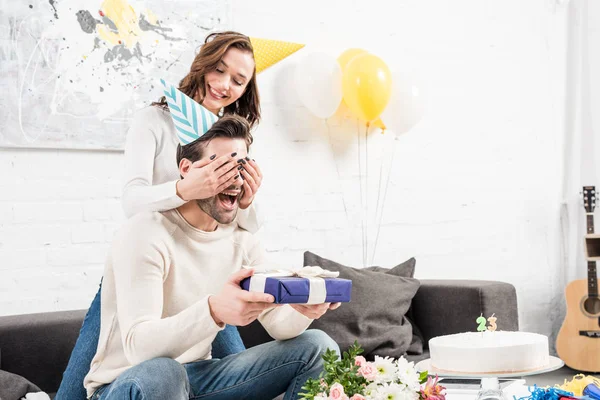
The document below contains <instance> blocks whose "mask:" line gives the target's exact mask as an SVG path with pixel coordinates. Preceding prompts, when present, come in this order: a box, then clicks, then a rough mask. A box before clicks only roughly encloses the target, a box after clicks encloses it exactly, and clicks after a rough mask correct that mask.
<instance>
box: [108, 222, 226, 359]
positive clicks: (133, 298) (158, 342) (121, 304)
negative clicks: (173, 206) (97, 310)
mask: <svg viewBox="0 0 600 400" xmlns="http://www.w3.org/2000/svg"><path fill="white" fill-rule="evenodd" d="M167 235H168V233H167V232H164V228H163V227H162V226H160V225H159V224H157V223H155V222H154V221H151V220H150V219H148V218H146V219H141V218H136V219H135V221H134V223H131V222H129V223H127V225H126V227H125V228H124V229H123V230H122V231H121V232H120V234H119V237H118V238H117V240H115V242H114V245H113V251H112V253H111V257H112V263H113V270H114V272H113V273H114V279H115V286H116V296H117V298H116V302H117V317H118V321H119V326H120V330H121V338H122V342H123V348H124V351H125V356H126V357H127V359H128V360H129V362H131V363H132V364H133V365H135V364H139V363H141V362H142V361H146V360H149V359H152V358H156V357H170V358H173V359H175V358H177V357H179V356H180V355H181V354H183V353H184V352H186V351H187V350H189V349H190V348H192V347H195V348H198V346H200V350H201V352H202V353H206V354H208V352H209V350H210V346H211V342H212V340H213V339H214V337H215V335H216V334H217V332H218V331H219V330H220V329H222V327H220V326H218V325H217V324H216V323H215V321H214V319H213V318H212V317H211V314H210V308H209V305H208V298H209V296H208V295H207V296H205V297H203V298H201V299H200V300H198V301H197V302H196V303H194V304H192V305H191V306H190V307H188V308H186V309H184V310H183V311H181V312H180V313H179V314H176V315H173V316H170V317H167V318H162V313H163V281H164V278H165V276H166V275H167V274H168V268H169V263H170V255H169V251H168V248H167V245H166V244H165V240H164V238H165V237H167ZM223 327H224V326H223Z"/></svg>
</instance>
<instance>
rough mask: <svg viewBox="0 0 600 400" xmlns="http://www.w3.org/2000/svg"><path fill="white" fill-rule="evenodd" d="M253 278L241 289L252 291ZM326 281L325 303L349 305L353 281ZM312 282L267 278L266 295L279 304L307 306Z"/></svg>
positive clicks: (287, 278) (288, 277)
mask: <svg viewBox="0 0 600 400" xmlns="http://www.w3.org/2000/svg"><path fill="white" fill-rule="evenodd" d="M252 279H253V277H249V278H246V279H244V280H242V282H241V287H242V289H244V290H250V282H251V280H252ZM322 280H324V281H325V290H326V295H325V301H324V303H337V302H341V303H348V302H349V301H350V295H351V292H352V281H351V280H349V279H340V278H322ZM310 286H311V282H310V279H308V278H300V277H292V276H286V277H267V278H265V285H264V293H269V294H271V295H273V297H275V303H278V304H306V303H308V298H309V295H310V291H311V287H310Z"/></svg>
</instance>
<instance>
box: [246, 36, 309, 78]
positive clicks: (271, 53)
mask: <svg viewBox="0 0 600 400" xmlns="http://www.w3.org/2000/svg"><path fill="white" fill-rule="evenodd" d="M250 42H251V43H252V47H253V48H254V60H255V61H256V73H257V74H258V73H260V72H262V71H264V70H265V69H267V68H269V67H270V66H271V65H273V64H277V63H278V62H279V61H281V60H283V59H284V58H286V57H287V56H289V55H291V54H293V53H295V52H297V51H298V50H300V49H301V48H303V47H304V45H303V44H299V43H291V42H282V41H280V40H271V39H259V38H255V37H251V38H250Z"/></svg>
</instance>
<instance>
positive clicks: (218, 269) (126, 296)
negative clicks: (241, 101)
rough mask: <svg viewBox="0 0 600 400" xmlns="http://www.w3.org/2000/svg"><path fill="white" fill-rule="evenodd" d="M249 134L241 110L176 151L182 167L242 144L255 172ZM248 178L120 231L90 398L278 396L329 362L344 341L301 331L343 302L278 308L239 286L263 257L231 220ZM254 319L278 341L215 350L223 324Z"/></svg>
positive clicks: (107, 275) (108, 270) (290, 395)
mask: <svg viewBox="0 0 600 400" xmlns="http://www.w3.org/2000/svg"><path fill="white" fill-rule="evenodd" d="M251 142H252V137H251V135H250V127H249V125H248V123H247V121H246V120H245V119H243V118H241V117H237V116H226V117H223V118H222V119H221V120H219V121H217V122H216V123H215V124H214V125H213V126H212V127H211V128H210V129H209V130H208V131H207V132H206V133H205V134H203V135H202V136H200V138H199V139H197V140H195V141H194V142H192V143H190V144H188V145H185V146H182V147H181V148H180V151H178V156H177V158H178V159H177V162H178V164H179V170H180V173H181V175H182V176H183V177H185V176H186V175H187V174H188V173H189V172H190V171H191V167H192V164H193V163H194V162H198V161H200V162H203V160H206V161H208V160H212V159H215V157H216V158H218V157H220V156H222V155H225V154H233V153H237V155H236V156H237V157H239V159H240V169H239V170H240V173H243V176H244V177H245V179H246V181H247V180H250V179H252V176H251V174H248V172H247V171H246V170H245V169H244V166H245V168H247V169H250V168H253V167H252V166H251V165H250V164H249V162H246V161H245V160H244V159H245V158H246V156H247V152H248V149H249V146H250V144H251ZM242 160H244V161H242ZM254 165H255V164H254ZM242 171H243V172H242ZM246 181H245V180H244V179H243V178H242V177H238V178H237V179H236V180H235V182H236V183H234V184H233V185H231V186H229V187H228V188H227V189H226V190H224V191H223V192H221V193H220V194H218V195H216V196H214V197H212V198H209V199H204V200H198V201H195V202H194V201H192V202H188V203H187V204H185V205H183V206H181V207H179V208H177V209H175V210H170V211H166V212H162V213H158V212H152V213H142V214H139V215H137V216H135V217H133V218H132V219H130V220H129V221H127V222H126V223H125V225H124V227H123V228H122V229H121V230H120V231H119V232H118V234H117V235H116V237H115V240H114V243H113V245H112V249H111V252H110V254H109V258H108V261H107V263H106V267H105V272H104V282H103V288H102V310H101V316H102V320H101V331H100V340H99V344H98V350H97V352H96V355H95V357H94V359H93V361H92V364H91V369H90V372H89V374H88V375H87V376H86V378H85V381H84V384H85V386H86V390H87V392H88V396H91V398H92V399H102V400H104V399H119V400H121V399H129V398H131V399H133V398H135V399H144V400H148V399H161V400H163V399H169V400H171V399H174V400H175V399H176V400H179V399H182V400H183V399H186V400H187V399H191V398H202V399H210V400H212V399H271V398H273V397H276V396H277V395H279V394H280V393H283V392H286V395H285V399H286V400H287V399H295V398H296V397H297V394H298V392H300V391H301V388H302V386H303V384H304V382H305V381H306V380H307V379H308V378H311V377H313V378H314V377H318V375H319V373H320V372H321V371H322V368H323V360H322V358H321V354H323V353H324V352H325V350H326V349H327V348H332V349H336V350H338V348H337V344H336V343H335V342H334V341H333V340H332V339H331V338H329V336H327V335H326V334H325V333H323V332H321V331H318V330H309V331H305V330H306V328H308V326H309V325H310V323H311V322H312V321H313V320H314V319H316V318H319V317H320V316H321V315H323V314H324V313H325V312H326V311H327V310H328V309H334V308H337V307H338V306H339V304H331V305H330V304H319V305H311V306H309V305H277V304H274V303H273V301H274V299H273V297H272V296H271V295H268V294H263V293H254V292H247V291H244V290H242V289H241V288H240V286H239V283H240V281H241V280H242V279H244V278H246V277H248V276H251V275H252V273H253V271H254V270H253V269H252V268H248V269H242V266H243V265H248V266H256V267H258V266H260V265H261V264H263V265H264V264H265V263H266V258H265V252H264V250H263V249H262V248H261V246H260V244H259V243H258V241H257V239H256V238H255V237H254V236H253V235H251V234H250V233H248V232H246V231H244V230H241V229H240V228H239V227H238V226H237V224H230V223H231V222H232V221H233V220H234V218H235V216H236V213H237V209H238V198H239V197H240V194H241V193H242V188H243V182H246ZM257 318H258V320H259V321H260V322H261V323H262V325H263V326H264V327H265V329H266V330H267V332H268V333H269V334H270V335H271V336H272V337H273V338H275V339H277V340H276V341H274V342H270V343H267V344H263V345H260V346H256V347H253V348H251V349H248V350H245V351H243V352H241V353H239V354H235V355H231V356H228V357H226V358H224V359H222V360H217V359H211V357H210V350H211V349H210V345H211V343H212V341H213V339H214V338H215V336H216V334H217V333H218V332H219V330H221V329H223V328H224V326H225V324H230V325H247V324H249V323H250V322H252V321H254V320H255V319H257ZM338 351H339V350H338Z"/></svg>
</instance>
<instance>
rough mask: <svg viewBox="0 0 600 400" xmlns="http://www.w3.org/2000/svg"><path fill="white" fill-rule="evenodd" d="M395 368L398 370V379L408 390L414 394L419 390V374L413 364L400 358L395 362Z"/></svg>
mask: <svg viewBox="0 0 600 400" xmlns="http://www.w3.org/2000/svg"><path fill="white" fill-rule="evenodd" d="M396 367H397V368H398V379H399V380H400V382H402V383H404V384H405V385H406V386H407V387H408V388H409V389H410V390H412V391H413V392H416V391H418V390H419V388H420V384H419V377H420V374H419V373H418V372H417V370H416V369H415V367H414V363H413V362H412V361H411V362H408V361H407V360H406V358H404V357H400V358H399V359H398V360H397V361H396Z"/></svg>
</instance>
